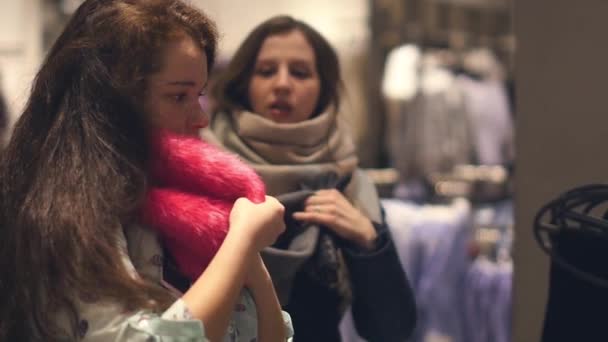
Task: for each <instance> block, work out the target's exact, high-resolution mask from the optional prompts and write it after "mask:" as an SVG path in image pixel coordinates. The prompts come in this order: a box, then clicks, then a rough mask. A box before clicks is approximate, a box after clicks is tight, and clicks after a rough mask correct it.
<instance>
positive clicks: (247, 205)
mask: <svg viewBox="0 0 608 342" xmlns="http://www.w3.org/2000/svg"><path fill="white" fill-rule="evenodd" d="M284 212H285V208H284V207H283V205H282V204H281V203H280V202H279V201H278V200H277V199H276V198H274V197H271V196H266V200H265V201H264V202H262V203H259V204H255V203H253V202H251V201H250V200H248V199H247V198H245V197H241V198H239V199H237V200H236V202H234V206H233V207H232V211H230V231H229V232H228V234H238V235H239V236H240V237H241V238H243V239H247V240H246V241H249V242H251V243H252V245H253V247H254V248H255V251H256V252H258V251H261V250H262V249H263V248H264V247H267V246H270V245H271V244H273V243H274V242H275V241H276V239H277V238H278V237H279V235H281V234H282V233H283V231H285V221H284V220H283V214H284Z"/></svg>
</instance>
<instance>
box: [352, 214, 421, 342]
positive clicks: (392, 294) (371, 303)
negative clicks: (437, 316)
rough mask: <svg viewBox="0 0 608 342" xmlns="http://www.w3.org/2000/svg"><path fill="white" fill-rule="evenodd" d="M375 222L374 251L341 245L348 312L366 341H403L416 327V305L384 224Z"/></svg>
mask: <svg viewBox="0 0 608 342" xmlns="http://www.w3.org/2000/svg"><path fill="white" fill-rule="evenodd" d="M382 221H383V222H382V223H375V222H372V224H374V227H375V228H376V231H377V233H378V238H377V240H376V246H375V249H374V250H372V251H371V252H370V251H364V250H362V249H361V248H358V247H356V246H354V245H352V244H348V245H345V246H344V248H343V250H344V255H345V259H346V263H347V264H348V267H349V271H350V275H351V280H352V286H353V303H352V312H353V319H354V322H355V327H356V328H357V332H358V333H359V335H361V336H362V337H363V338H365V339H367V340H368V341H370V342H376V341H383V342H391V341H405V340H406V339H407V338H408V337H409V336H410V335H411V334H412V331H413V329H414V326H415V324H416V304H415V302H414V295H413V293H412V289H411V287H410V284H409V281H408V279H407V276H406V274H405V272H404V271H403V268H402V266H401V263H400V261H399V257H398V255H397V251H396V249H395V245H394V243H393V239H392V238H391V234H390V231H389V230H388V227H387V226H386V223H385V222H384V211H383V212H382Z"/></svg>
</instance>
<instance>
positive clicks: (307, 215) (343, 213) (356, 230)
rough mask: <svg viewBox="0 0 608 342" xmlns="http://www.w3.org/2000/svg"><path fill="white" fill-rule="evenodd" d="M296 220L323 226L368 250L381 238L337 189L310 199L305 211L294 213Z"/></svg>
mask: <svg viewBox="0 0 608 342" xmlns="http://www.w3.org/2000/svg"><path fill="white" fill-rule="evenodd" d="M293 217H294V218H295V219H296V220H300V221H305V222H311V223H316V224H321V225H324V226H326V227H327V228H329V229H331V230H332V231H334V232H335V233H336V234H337V235H338V236H340V237H342V238H344V239H346V240H349V241H352V242H355V243H356V244H358V245H359V246H361V247H363V248H367V249H370V250H371V249H372V248H373V247H374V241H375V239H376V237H377V234H376V230H375V229H374V226H373V225H372V222H371V221H370V220H369V219H368V218H367V217H365V215H363V214H362V213H361V212H360V211H359V210H358V209H357V208H355V207H353V205H352V204H350V202H349V201H348V200H347V199H346V197H344V195H342V193H341V192H339V191H338V190H335V189H331V190H319V191H317V192H315V194H314V195H312V196H310V197H308V198H307V199H306V203H305V207H304V211H302V212H296V213H294V214H293Z"/></svg>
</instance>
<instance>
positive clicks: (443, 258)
mask: <svg viewBox="0 0 608 342" xmlns="http://www.w3.org/2000/svg"><path fill="white" fill-rule="evenodd" d="M382 204H383V206H384V208H385V210H386V219H387V224H388V226H389V227H390V229H391V233H392V235H393V239H394V241H395V244H396V247H397V252H398V253H399V257H400V260H401V263H402V265H403V267H404V269H405V271H406V273H407V274H408V277H409V278H410V281H411V284H412V287H413V289H414V295H415V297H416V303H417V306H418V313H419V316H418V317H419V319H418V324H417V328H416V333H415V336H414V338H413V339H412V340H413V341H425V340H427V339H429V338H430V336H442V337H445V338H449V341H451V342H461V341H463V342H464V341H466V340H465V339H464V336H463V334H464V330H463V326H464V322H463V321H462V318H463V315H462V307H463V297H462V293H463V291H464V280H465V274H466V270H467V268H468V265H469V262H468V259H467V258H468V257H467V254H466V253H467V248H466V246H467V243H468V241H469V240H470V214H471V211H470V205H469V203H468V202H467V201H466V200H456V201H454V203H452V204H450V205H417V204H414V203H411V202H403V201H398V200H383V201H382Z"/></svg>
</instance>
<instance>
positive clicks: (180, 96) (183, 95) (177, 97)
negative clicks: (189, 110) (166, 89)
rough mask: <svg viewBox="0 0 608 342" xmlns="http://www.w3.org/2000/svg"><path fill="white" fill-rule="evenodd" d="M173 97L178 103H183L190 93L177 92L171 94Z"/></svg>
mask: <svg viewBox="0 0 608 342" xmlns="http://www.w3.org/2000/svg"><path fill="white" fill-rule="evenodd" d="M171 97H172V98H173V100H174V101H175V102H177V103H182V102H184V101H185V100H186V98H187V97H188V94H186V93H180V94H175V95H172V96H171Z"/></svg>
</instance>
